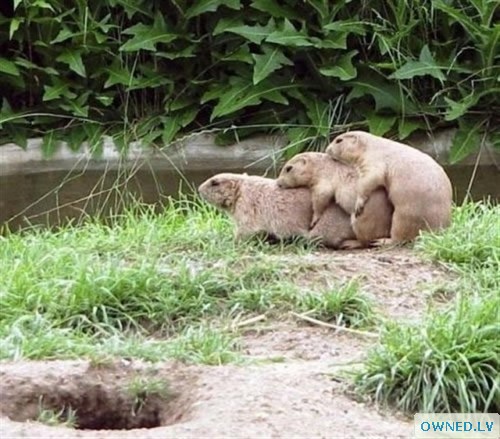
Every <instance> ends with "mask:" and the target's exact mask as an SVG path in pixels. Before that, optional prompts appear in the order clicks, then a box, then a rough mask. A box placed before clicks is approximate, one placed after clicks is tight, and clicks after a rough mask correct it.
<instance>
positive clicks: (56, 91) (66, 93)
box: [43, 78, 76, 102]
mask: <svg viewBox="0 0 500 439" xmlns="http://www.w3.org/2000/svg"><path fill="white" fill-rule="evenodd" d="M52 81H53V82H54V84H53V85H44V86H43V88H44V90H45V92H44V94H43V101H44V102H47V101H52V100H54V99H58V98H60V97H65V98H68V99H74V98H75V97H76V94H75V93H73V92H72V91H70V89H69V84H68V83H67V82H64V81H63V80H61V79H59V78H52Z"/></svg>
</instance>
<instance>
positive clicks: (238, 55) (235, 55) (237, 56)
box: [222, 44, 254, 65]
mask: <svg viewBox="0 0 500 439" xmlns="http://www.w3.org/2000/svg"><path fill="white" fill-rule="evenodd" d="M222 61H240V62H244V63H247V64H252V65H253V63H254V59H253V58H252V54H251V53H250V49H249V47H248V44H243V45H241V46H240V47H238V49H236V51H234V52H232V53H230V54H228V55H226V56H224V58H222Z"/></svg>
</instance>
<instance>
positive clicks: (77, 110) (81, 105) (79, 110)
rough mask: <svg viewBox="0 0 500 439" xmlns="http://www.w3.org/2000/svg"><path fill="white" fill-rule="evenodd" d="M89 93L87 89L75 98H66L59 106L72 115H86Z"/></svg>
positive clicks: (87, 113)
mask: <svg viewBox="0 0 500 439" xmlns="http://www.w3.org/2000/svg"><path fill="white" fill-rule="evenodd" d="M90 93H91V92H90V91H87V92H85V93H83V94H81V95H80V96H78V98H77V99H67V100H66V101H65V102H64V103H63V104H61V108H62V109H63V110H66V111H67V112H69V113H71V114H73V115H74V116H77V117H87V116H88V115H89V106H88V105H86V104H87V100H88V97H89V96H90Z"/></svg>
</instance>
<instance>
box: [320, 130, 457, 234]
mask: <svg viewBox="0 0 500 439" xmlns="http://www.w3.org/2000/svg"><path fill="white" fill-rule="evenodd" d="M326 153H327V154H328V155H329V156H330V157H332V158H334V159H336V160H339V161H342V162H344V163H347V164H351V165H353V166H354V167H355V168H356V169H357V170H358V172H359V180H358V186H357V199H356V205H355V209H354V211H355V215H356V216H359V215H361V213H362V212H363V210H364V209H365V208H366V202H367V200H368V198H369V197H370V194H371V193H372V192H373V191H375V190H376V189H377V188H381V187H383V188H385V189H386V190H387V194H388V196H389V200H390V201H391V202H392V204H393V206H394V214H393V217H392V226H391V234H390V240H384V242H383V243H400V242H405V241H411V240H413V239H414V238H415V237H416V236H417V235H418V234H419V232H420V230H439V229H442V228H444V227H447V226H448V225H449V224H450V221H451V206H452V187H451V183H450V180H449V178H448V176H447V175H446V173H445V172H444V169H443V168H442V167H441V166H440V165H439V164H438V163H437V162H436V161H435V160H434V159H432V157H430V156H428V155H427V154H424V153H423V152H421V151H419V150H417V149H415V148H412V147H410V146H407V145H404V144H402V143H399V142H395V141H392V140H389V139H384V138H383V137H378V136H374V135H372V134H369V133H366V132H364V131H351V132H349V133H345V134H341V135H339V136H337V137H336V138H335V139H334V140H333V142H332V143H331V144H330V145H329V146H328V148H327V149H326Z"/></svg>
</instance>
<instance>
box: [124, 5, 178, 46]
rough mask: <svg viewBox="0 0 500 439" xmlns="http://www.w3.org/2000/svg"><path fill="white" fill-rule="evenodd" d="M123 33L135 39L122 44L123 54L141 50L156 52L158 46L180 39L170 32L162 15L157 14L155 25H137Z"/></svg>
mask: <svg viewBox="0 0 500 439" xmlns="http://www.w3.org/2000/svg"><path fill="white" fill-rule="evenodd" d="M122 33H124V34H126V35H133V38H131V39H130V40H128V41H127V42H125V44H122V45H121V47H120V49H119V50H120V51H121V52H136V51H139V50H149V51H152V52H155V51H156V44H158V43H170V42H171V41H174V40H175V39H177V38H178V35H177V34H174V33H171V32H169V29H168V27H167V24H166V23H165V19H164V18H163V15H162V14H156V16H155V20H154V23H153V25H152V26H151V25H149V26H148V25H145V24H143V23H138V24H135V25H133V26H131V27H129V28H127V29H125V30H124V31H122Z"/></svg>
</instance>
